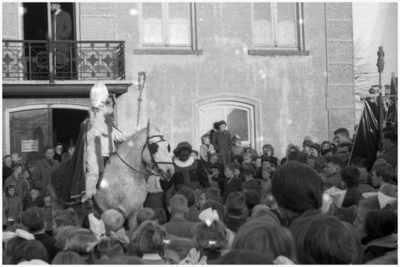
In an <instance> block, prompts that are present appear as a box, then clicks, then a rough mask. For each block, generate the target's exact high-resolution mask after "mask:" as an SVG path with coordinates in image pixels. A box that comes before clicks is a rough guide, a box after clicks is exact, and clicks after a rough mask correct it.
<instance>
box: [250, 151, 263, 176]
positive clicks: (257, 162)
mask: <svg viewBox="0 0 400 267" xmlns="http://www.w3.org/2000/svg"><path fill="white" fill-rule="evenodd" d="M252 164H253V166H254V169H255V170H256V174H255V175H254V178H258V179H261V172H262V166H261V165H262V162H261V157H259V156H257V157H253V159H252Z"/></svg>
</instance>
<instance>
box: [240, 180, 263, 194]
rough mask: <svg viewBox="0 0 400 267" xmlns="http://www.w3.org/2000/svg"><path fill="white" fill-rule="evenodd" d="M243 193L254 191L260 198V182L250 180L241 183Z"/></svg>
mask: <svg viewBox="0 0 400 267" xmlns="http://www.w3.org/2000/svg"><path fill="white" fill-rule="evenodd" d="M242 188H243V191H251V190H252V191H254V192H256V193H257V195H258V196H261V190H262V181H261V180H260V179H251V180H248V181H244V182H243V183H242Z"/></svg>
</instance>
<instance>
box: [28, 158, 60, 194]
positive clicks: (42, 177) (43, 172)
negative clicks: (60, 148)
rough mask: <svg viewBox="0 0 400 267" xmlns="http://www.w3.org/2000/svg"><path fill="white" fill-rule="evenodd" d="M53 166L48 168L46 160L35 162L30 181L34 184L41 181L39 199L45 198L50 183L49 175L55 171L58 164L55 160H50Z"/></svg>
mask: <svg viewBox="0 0 400 267" xmlns="http://www.w3.org/2000/svg"><path fill="white" fill-rule="evenodd" d="M52 162H53V165H52V166H50V164H49V161H48V160H47V159H41V160H39V161H38V162H36V165H35V169H34V170H33V173H32V179H33V181H34V182H37V181H41V182H42V190H40V198H44V197H45V196H46V190H47V189H46V187H47V186H48V185H49V183H50V179H51V174H52V173H53V172H54V171H55V170H56V169H57V167H58V165H59V164H60V163H59V162H58V161H56V160H54V159H53V160H52Z"/></svg>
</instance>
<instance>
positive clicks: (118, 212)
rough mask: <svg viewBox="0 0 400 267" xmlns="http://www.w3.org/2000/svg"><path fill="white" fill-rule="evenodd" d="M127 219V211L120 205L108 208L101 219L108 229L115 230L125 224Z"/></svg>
mask: <svg viewBox="0 0 400 267" xmlns="http://www.w3.org/2000/svg"><path fill="white" fill-rule="evenodd" d="M126 219H127V216H126V213H125V211H124V210H123V209H122V208H120V207H117V208H114V209H109V210H106V211H104V212H103V213H102V214H101V220H102V221H103V222H104V225H105V227H106V229H108V230H110V231H114V232H117V231H118V230H119V229H121V228H122V227H123V226H124V223H125V221H126Z"/></svg>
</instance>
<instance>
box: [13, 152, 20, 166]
mask: <svg viewBox="0 0 400 267" xmlns="http://www.w3.org/2000/svg"><path fill="white" fill-rule="evenodd" d="M11 160H12V162H13V163H21V164H22V162H21V160H22V156H21V157H20V156H19V155H18V153H12V154H11Z"/></svg>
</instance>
